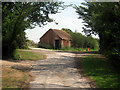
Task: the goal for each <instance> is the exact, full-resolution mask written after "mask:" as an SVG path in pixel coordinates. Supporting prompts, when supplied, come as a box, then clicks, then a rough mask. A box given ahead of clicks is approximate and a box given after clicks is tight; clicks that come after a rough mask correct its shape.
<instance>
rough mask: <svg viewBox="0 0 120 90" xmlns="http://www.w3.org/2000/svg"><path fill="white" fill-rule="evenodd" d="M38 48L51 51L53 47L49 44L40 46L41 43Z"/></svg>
mask: <svg viewBox="0 0 120 90" xmlns="http://www.w3.org/2000/svg"><path fill="white" fill-rule="evenodd" d="M38 48H46V49H53V48H54V47H53V46H51V45H49V44H42V43H39V44H38Z"/></svg>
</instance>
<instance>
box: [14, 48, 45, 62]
mask: <svg viewBox="0 0 120 90" xmlns="http://www.w3.org/2000/svg"><path fill="white" fill-rule="evenodd" d="M14 57H15V59H17V60H42V59H45V58H46V56H45V55H44V54H42V53H38V52H31V51H24V50H21V49H18V50H16V52H15V54H14Z"/></svg>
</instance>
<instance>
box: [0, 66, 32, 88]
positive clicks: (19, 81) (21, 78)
mask: <svg viewBox="0 0 120 90" xmlns="http://www.w3.org/2000/svg"><path fill="white" fill-rule="evenodd" d="M29 81H31V76H30V74H29V73H28V72H22V71H20V70H16V69H12V68H10V67H2V88H3V89H4V88H25V87H26V88H27V87H28V86H27V85H28V82H29Z"/></svg>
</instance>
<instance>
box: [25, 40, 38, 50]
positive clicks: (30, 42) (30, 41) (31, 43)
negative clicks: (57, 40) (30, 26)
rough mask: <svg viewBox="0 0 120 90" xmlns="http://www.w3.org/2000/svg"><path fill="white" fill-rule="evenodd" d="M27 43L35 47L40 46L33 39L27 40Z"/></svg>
mask: <svg viewBox="0 0 120 90" xmlns="http://www.w3.org/2000/svg"><path fill="white" fill-rule="evenodd" d="M26 43H27V46H28V47H35V48H37V47H38V43H35V42H34V41H33V40H27V42H26Z"/></svg>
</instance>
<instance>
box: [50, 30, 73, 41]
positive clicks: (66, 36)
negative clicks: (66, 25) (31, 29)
mask: <svg viewBox="0 0 120 90" xmlns="http://www.w3.org/2000/svg"><path fill="white" fill-rule="evenodd" d="M50 30H52V31H53V32H54V33H56V34H57V35H58V36H59V37H60V38H61V39H65V40H71V39H72V37H71V36H70V35H69V34H68V33H67V32H66V31H63V30H57V29H50Z"/></svg>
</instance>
